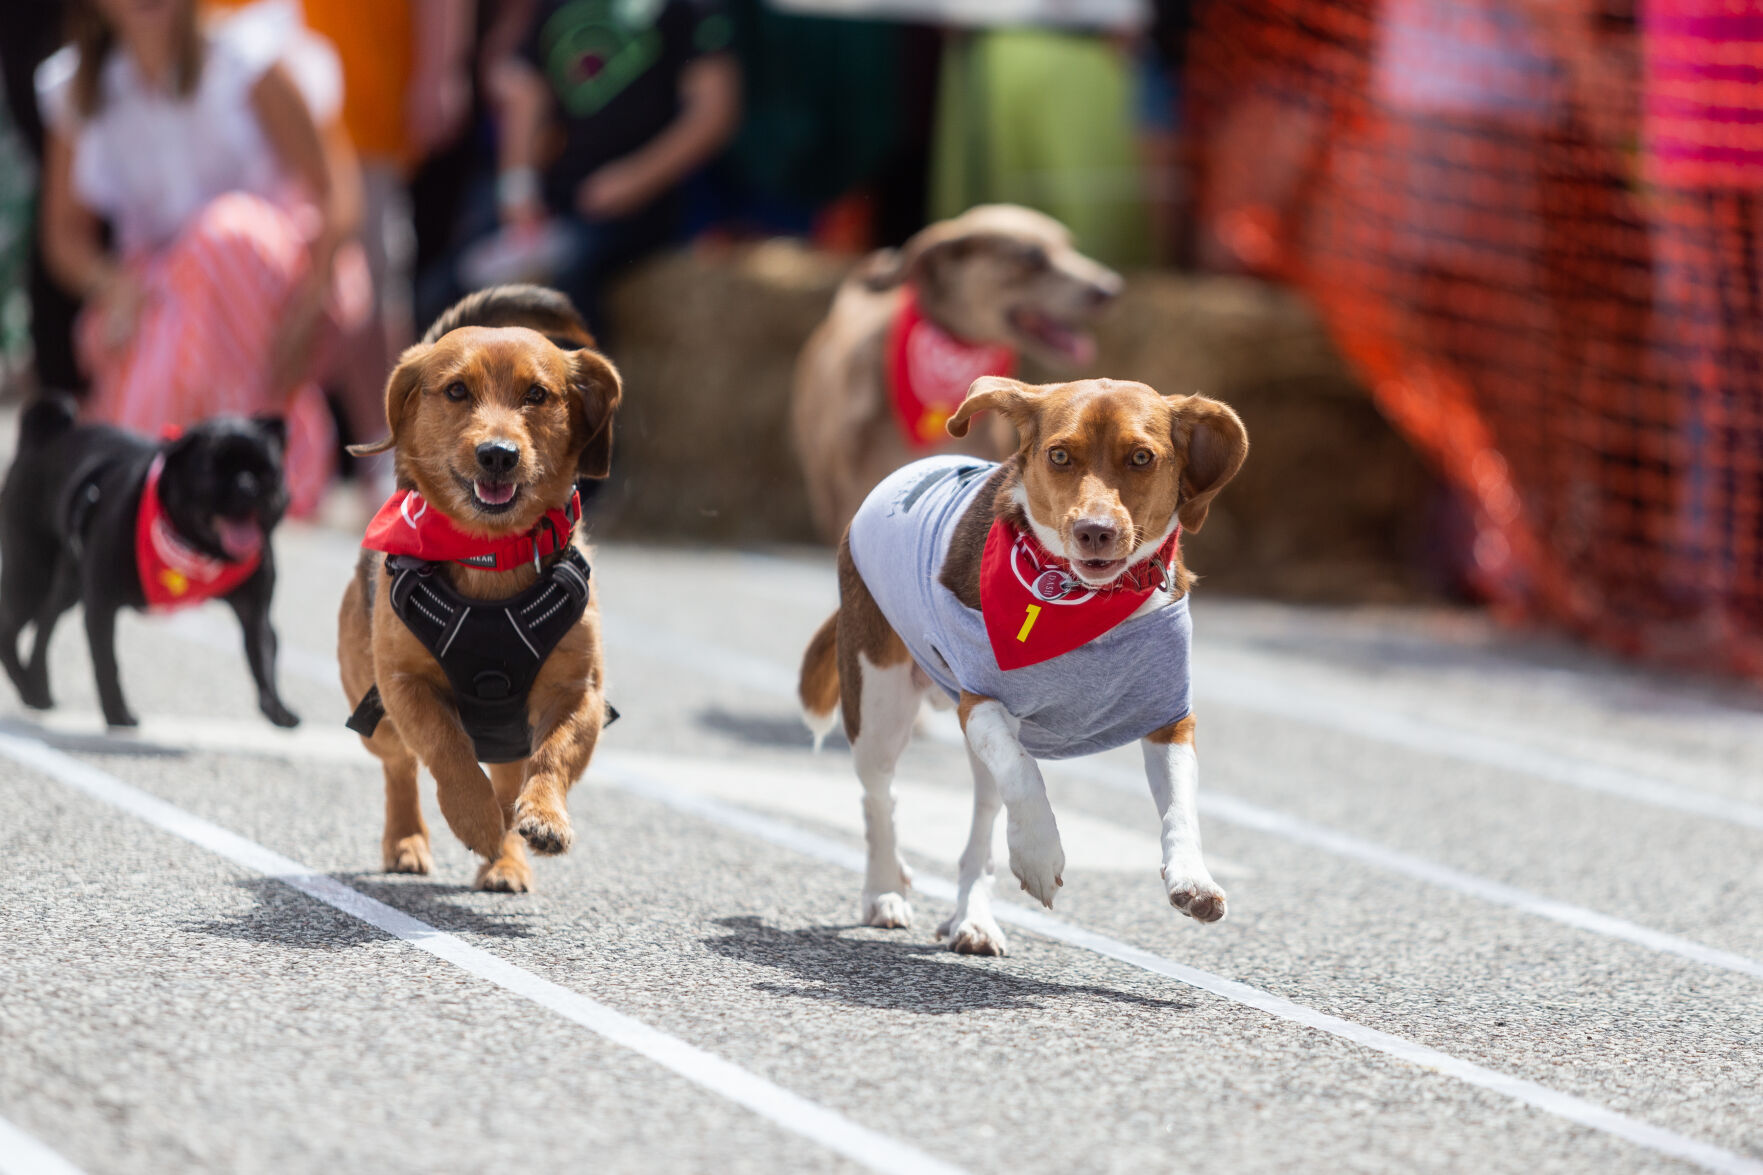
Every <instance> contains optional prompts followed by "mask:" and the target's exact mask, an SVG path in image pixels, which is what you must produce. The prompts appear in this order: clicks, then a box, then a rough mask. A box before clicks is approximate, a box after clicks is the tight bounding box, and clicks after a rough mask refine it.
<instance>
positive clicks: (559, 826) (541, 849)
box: [514, 799, 575, 857]
mask: <svg viewBox="0 0 1763 1175" xmlns="http://www.w3.org/2000/svg"><path fill="white" fill-rule="evenodd" d="M514 831H516V832H518V833H520V835H521V839H523V840H525V841H526V843H527V845H528V847H530V848H531V849H532V851H533V852H535V853H542V854H544V855H545V856H548V857H549V856H555V855H556V854H558V853H567V852H568V851H569V847H570V846H571V845H573V844H574V843H575V829H573V828H571V827H570V826H569V813H567V812H562V811H552V810H551V809H550V808H549V807H548V806H547V805H544V804H536V803H532V802H530V801H528V800H525V799H522V800H520V801H519V802H518V803H516V804H515V805H514Z"/></svg>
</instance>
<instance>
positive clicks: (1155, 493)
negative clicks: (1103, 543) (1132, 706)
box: [799, 377, 1249, 741]
mask: <svg viewBox="0 0 1763 1175" xmlns="http://www.w3.org/2000/svg"><path fill="white" fill-rule="evenodd" d="M985 411H996V412H999V413H1001V414H1003V415H1004V416H1005V417H1007V418H1008V419H1009V420H1010V421H1011V422H1012V423H1013V424H1014V425H1015V426H1016V429H1017V433H1018V437H1019V446H1018V448H1017V451H1016V452H1015V453H1014V454H1012V455H1011V456H1010V457H1009V458H1008V459H1007V460H1006V461H1005V462H1004V463H1003V464H1002V465H1000V466H999V468H998V469H997V470H996V471H995V472H994V473H993V474H992V475H991V477H990V478H989V479H988V480H987V482H986V485H985V486H984V487H983V488H982V489H981V490H980V492H979V493H978V494H977V495H975V497H974V501H973V504H972V505H971V506H970V507H969V508H968V510H967V513H966V514H964V515H963V516H962V518H961V520H960V522H959V523H957V524H956V529H955V534H954V535H953V536H952V537H951V539H950V544H949V554H948V557H947V558H946V559H945V561H944V563H943V569H942V571H941V573H940V574H939V581H940V582H941V583H942V585H943V586H944V587H946V588H948V589H949V590H950V591H951V592H953V593H954V594H955V597H956V598H957V599H959V600H960V601H961V602H962V603H963V604H965V605H966V606H968V607H969V608H975V609H977V608H978V607H979V604H980V600H979V578H980V562H981V558H982V556H983V555H984V552H985V544H986V535H987V533H988V532H989V531H990V530H991V526H992V522H993V521H994V520H995V519H998V518H1007V519H1010V520H1012V521H1014V522H1016V523H1018V524H1019V525H1026V524H1027V522H1028V519H1027V518H1026V517H1025V516H1024V510H1023V507H1022V506H1021V504H1020V503H1019V502H1018V500H1017V497H1018V495H1017V491H1018V487H1021V488H1023V489H1024V490H1026V497H1027V499H1028V510H1029V513H1032V514H1033V516H1034V518H1035V520H1037V521H1039V522H1040V523H1042V524H1043V525H1045V526H1050V527H1053V528H1054V529H1056V530H1058V532H1059V534H1060V538H1061V540H1062V541H1064V542H1065V543H1068V544H1069V543H1070V542H1071V537H1070V536H1071V530H1072V527H1073V526H1074V525H1075V524H1076V523H1077V522H1078V521H1080V520H1082V519H1084V518H1089V517H1098V516H1100V517H1107V518H1109V519H1110V520H1112V521H1113V522H1114V523H1116V524H1117V528H1118V529H1119V531H1120V535H1119V537H1118V538H1117V539H1116V540H1115V544H1114V546H1115V548H1117V551H1115V552H1110V553H1111V554H1112V553H1118V554H1119V555H1120V556H1121V557H1126V556H1128V555H1130V554H1132V553H1133V552H1135V551H1136V549H1137V548H1138V547H1139V546H1141V545H1142V544H1144V543H1146V542H1148V541H1150V540H1151V539H1154V538H1156V537H1157V536H1159V535H1161V534H1162V533H1163V532H1164V531H1165V530H1167V529H1168V527H1169V523H1170V520H1171V518H1172V517H1173V518H1179V520H1180V522H1181V525H1182V526H1183V528H1184V529H1186V530H1191V531H1197V530H1199V529H1200V528H1201V527H1202V526H1203V525H1205V522H1206V514H1207V510H1208V508H1209V507H1210V505H1211V503H1212V500H1213V498H1215V497H1216V496H1217V494H1218V491H1219V490H1221V489H1223V488H1224V485H1225V483H1226V482H1228V481H1229V480H1230V479H1231V478H1232V477H1234V476H1235V475H1236V472H1237V470H1238V469H1240V468H1242V464H1243V461H1244V460H1245V459H1246V458H1247V456H1248V452H1249V437H1248V433H1247V431H1246V430H1245V429H1244V428H1243V425H1242V421H1240V420H1239V419H1238V418H1237V415H1236V413H1235V412H1233V411H1231V409H1230V408H1229V406H1227V405H1225V404H1222V403H1220V402H1219V401H1217V400H1209V399H1207V398H1206V397H1204V396H1162V395H1159V394H1158V393H1157V392H1156V391H1154V390H1153V389H1151V388H1149V387H1147V386H1145V385H1144V384H1139V383H1127V382H1122V381H1117V380H1106V379H1102V380H1080V381H1078V382H1076V383H1069V384H1049V385H1044V386H1039V387H1036V386H1031V385H1029V384H1024V383H1022V382H1020V381H1018V380H1012V379H1004V378H999V377H991V378H987V379H982V380H976V381H975V382H974V385H973V389H972V390H971V391H970V392H969V393H968V396H967V399H966V400H965V401H963V403H962V405H961V408H960V410H959V411H957V412H956V414H955V416H954V418H953V419H951V420H950V421H949V431H951V432H953V433H956V435H962V434H963V433H965V432H966V431H967V429H968V426H969V422H970V421H971V420H972V418H973V417H974V415H976V414H977V413H980V412H985ZM1053 448H1060V449H1062V450H1064V452H1065V453H1066V456H1067V464H1066V465H1064V466H1055V465H1054V464H1052V462H1051V461H1050V460H1049V458H1048V452H1049V450H1051V449H1053ZM1140 449H1144V450H1148V451H1149V452H1150V453H1151V454H1152V459H1151V461H1150V463H1149V464H1148V465H1145V466H1135V465H1133V464H1132V463H1131V460H1130V459H1131V457H1132V454H1133V453H1134V452H1135V451H1137V450H1140ZM1055 553H1056V554H1063V553H1064V552H1063V551H1055ZM1192 583H1193V577H1192V575H1191V574H1190V573H1189V572H1188V570H1187V568H1186V567H1185V566H1183V565H1182V563H1181V552H1180V549H1179V547H1178V549H1177V551H1176V559H1175V567H1174V574H1173V576H1172V579H1171V583H1170V589H1171V592H1172V594H1173V595H1174V596H1175V598H1180V597H1181V596H1183V595H1185V594H1186V593H1187V592H1188V591H1189V590H1190V589H1191V587H1192ZM829 627H831V628H833V629H834V630H835V631H836V634H837V639H836V641H835V642H834V643H835V644H836V646H837V655H836V662H837V674H836V677H832V679H831V680H829V674H830V670H829V664H830V663H831V662H832V661H833V660H834V658H833V655H832V653H831V651H829V650H828V648H827V640H826V634H827V631H828V629H829ZM859 651H861V652H862V653H863V654H864V655H866V656H867V657H868V658H869V660H870V662H871V663H872V664H874V665H878V666H880V665H894V664H898V663H899V662H900V661H902V660H904V659H905V658H906V657H907V656H908V653H907V651H906V647H905V644H904V643H903V642H902V641H901V640H900V638H899V635H898V634H897V633H895V632H894V630H893V627H892V626H891V625H889V624H888V621H887V618H886V617H885V616H883V615H882V612H881V609H880V607H879V606H878V605H877V604H876V602H875V599H874V597H872V596H871V595H870V593H869V589H868V587H867V586H865V585H864V583H863V577H862V576H861V575H859V574H858V573H857V566H856V564H855V563H854V562H853V561H852V559H851V550H850V539H849V536H848V535H847V537H846V539H845V540H844V541H842V542H841V543H840V544H839V610H838V611H837V612H836V613H834V614H833V616H832V617H831V618H830V619H829V620H828V621H827V622H826V623H825V624H823V625H821V627H820V630H819V632H817V633H816V634H815V636H814V639H813V641H812V642H810V644H809V648H808V653H807V654H806V656H805V657H804V659H803V664H802V678H801V684H800V687H799V693H800V696H801V699H802V704H803V707H804V709H805V710H807V712H808V713H809V714H811V715H825V714H828V713H830V712H831V710H832V689H833V684H834V683H835V682H836V683H837V685H838V686H839V690H840V696H841V698H842V700H843V703H844V719H845V733H846V736H847V737H848V738H853V739H854V738H856V737H857V722H858V716H859V715H860V714H861V713H862V683H861V678H860V675H859V674H858V673H857V671H856V657H857V654H858V652H859ZM981 700H983V699H978V698H976V699H974V704H977V703H978V702H979V701H981ZM963 702H964V703H965V699H963ZM969 709H971V706H966V705H964V707H963V709H962V710H961V718H962V720H963V723H964V724H965V721H966V716H967V710H969ZM1192 721H1193V720H1192V719H1191V718H1189V719H1184V722H1185V723H1186V724H1187V736H1188V739H1189V740H1191V738H1192V730H1193V726H1192ZM1182 725H1183V723H1176V724H1175V727H1172V728H1166V729H1170V730H1174V729H1176V728H1179V727H1181V726H1182ZM1162 733H1163V732H1161V731H1160V732H1158V734H1162ZM1152 737H1153V738H1155V737H1156V736H1155V735H1154V736H1152ZM1171 739H1172V740H1173V741H1184V740H1183V739H1181V738H1179V737H1176V736H1174V735H1172V736H1171Z"/></svg>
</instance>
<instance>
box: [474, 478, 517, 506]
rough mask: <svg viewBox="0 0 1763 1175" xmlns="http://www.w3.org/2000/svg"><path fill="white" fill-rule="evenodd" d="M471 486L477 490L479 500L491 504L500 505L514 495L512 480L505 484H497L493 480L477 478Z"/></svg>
mask: <svg viewBox="0 0 1763 1175" xmlns="http://www.w3.org/2000/svg"><path fill="white" fill-rule="evenodd" d="M472 488H473V489H475V490H476V491H477V496H478V500H479V501H481V502H487V503H488V504H489V505H491V506H500V505H501V504H502V503H504V502H506V501H508V500H509V499H511V498H513V497H514V483H513V482H509V483H508V484H507V485H497V484H495V483H494V482H488V481H482V480H479V481H478V483H477V484H476V485H475V486H474V487H472Z"/></svg>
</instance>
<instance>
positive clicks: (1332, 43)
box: [1188, 0, 1763, 677]
mask: <svg viewBox="0 0 1763 1175" xmlns="http://www.w3.org/2000/svg"><path fill="white" fill-rule="evenodd" d="M1195 19H1196V23H1195V31H1194V35H1193V40H1192V43H1191V46H1190V52H1189V57H1188V61H1189V77H1188V86H1189V96H1188V102H1189V112H1190V125H1191V126H1192V127H1193V129H1194V135H1195V149H1196V157H1197V159H1198V164H1199V191H1198V197H1197V200H1198V210H1199V216H1200V241H1199V247H1200V251H1201V256H1202V259H1203V260H1204V261H1206V262H1208V263H1211V264H1216V265H1226V266H1230V267H1235V268H1240V269H1247V270H1249V271H1251V272H1258V273H1263V274H1266V275H1268V276H1271V277H1273V278H1276V279H1278V280H1281V281H1285V282H1288V283H1291V284H1293V285H1294V286H1296V287H1298V288H1299V289H1301V290H1303V291H1304V292H1305V293H1306V294H1307V295H1308V296H1309V297H1310V298H1311V299H1312V301H1313V302H1314V303H1315V305H1316V306H1317V307H1318V309H1319V312H1320V313H1321V315H1322V316H1323V319H1324V321H1325V322H1326V323H1327V325H1328V327H1329V329H1330V331H1331V332H1332V334H1333V336H1334V338H1335V339H1336V341H1337V343H1338V344H1339V345H1340V347H1341V349H1342V351H1343V353H1344V354H1345V355H1346V356H1347V357H1348V358H1349V360H1350V361H1351V362H1353V363H1354V364H1355V365H1356V366H1357V368H1358V369H1359V370H1360V372H1361V373H1362V374H1363V375H1364V377H1365V379H1366V382H1367V384H1368V386H1369V387H1370V388H1371V391H1372V394H1373V396H1374V397H1375V398H1376V401H1377V403H1378V405H1379V407H1380V408H1381V409H1382V410H1383V412H1384V413H1385V414H1386V415H1387V416H1388V417H1389V419H1390V420H1391V421H1392V422H1394V424H1395V425H1396V426H1397V427H1398V428H1399V429H1400V430H1401V431H1402V432H1403V433H1404V434H1405V435H1406V436H1407V437H1408V438H1409V439H1410V440H1411V441H1412V442H1413V444H1414V445H1415V446H1416V447H1417V448H1418V449H1419V450H1420V451H1421V452H1423V453H1424V454H1425V455H1426V456H1427V457H1428V458H1429V459H1431V460H1432V461H1433V462H1434V463H1435V465H1436V467H1437V468H1438V469H1439V470H1440V471H1441V473H1442V474H1443V475H1444V477H1445V479H1446V480H1447V482H1448V483H1449V484H1450V485H1451V486H1453V487H1454V488H1455V490H1456V491H1457V494H1458V496H1459V497H1460V498H1461V504H1462V507H1463V509H1464V512H1466V513H1467V515H1468V516H1469V518H1470V519H1471V521H1472V526H1471V527H1470V528H1469V530H1470V533H1471V534H1472V535H1473V540H1472V542H1471V543H1470V545H1469V549H1467V550H1465V551H1464V552H1463V553H1462V555H1463V559H1462V561H1463V567H1462V573H1463V575H1464V577H1465V578H1466V579H1467V581H1468V582H1469V583H1470V584H1472V585H1473V587H1474V588H1475V590H1477V591H1478V592H1479V593H1480V594H1482V595H1483V596H1485V597H1486V598H1487V599H1488V600H1489V601H1490V602H1491V603H1492V605H1493V606H1494V607H1495V609H1496V610H1497V611H1499V612H1500V613H1501V614H1502V615H1504V616H1507V617H1510V618H1514V619H1540V620H1545V621H1549V622H1553V623H1557V624H1561V625H1565V626H1568V627H1570V628H1571V629H1573V630H1574V631H1576V632H1578V633H1581V634H1583V635H1585V636H1587V637H1589V638H1591V639H1594V640H1597V641H1599V642H1602V643H1604V644H1606V645H1608V646H1611V647H1614V648H1617V649H1619V650H1622V651H1624V652H1627V653H1630V654H1634V655H1638V656H1645V657H1649V658H1653V659H1658V660H1666V661H1670V662H1673V663H1676V664H1680V665H1685V666H1690V667H1694V668H1699V669H1715V670H1722V671H1728V672H1737V673H1741V674H1744V675H1747V676H1751V677H1759V676H1763V0H1202V3H1200V4H1199V5H1198V6H1197V11H1196V14H1195ZM1343 458H1344V459H1350V455H1343Z"/></svg>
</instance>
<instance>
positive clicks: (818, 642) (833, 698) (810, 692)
mask: <svg viewBox="0 0 1763 1175" xmlns="http://www.w3.org/2000/svg"><path fill="white" fill-rule="evenodd" d="M796 696H797V697H798V698H800V699H801V701H802V721H803V722H806V723H807V724H808V729H809V730H810V731H811V732H813V734H814V749H815V750H817V751H818V750H819V749H820V744H821V743H822V742H824V741H825V739H826V736H827V732H828V731H830V730H832V728H833V720H834V716H835V715H836V714H837V713H838V709H839V614H838V613H837V612H834V613H833V614H832V615H831V616H828V617H827V618H826V623H824V624H822V625H821V626H820V628H819V630H818V631H816V632H815V634H814V639H813V640H811V641H809V642H808V651H807V652H806V653H803V654H802V678H801V680H800V681H799V682H798V683H797V685H796Z"/></svg>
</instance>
